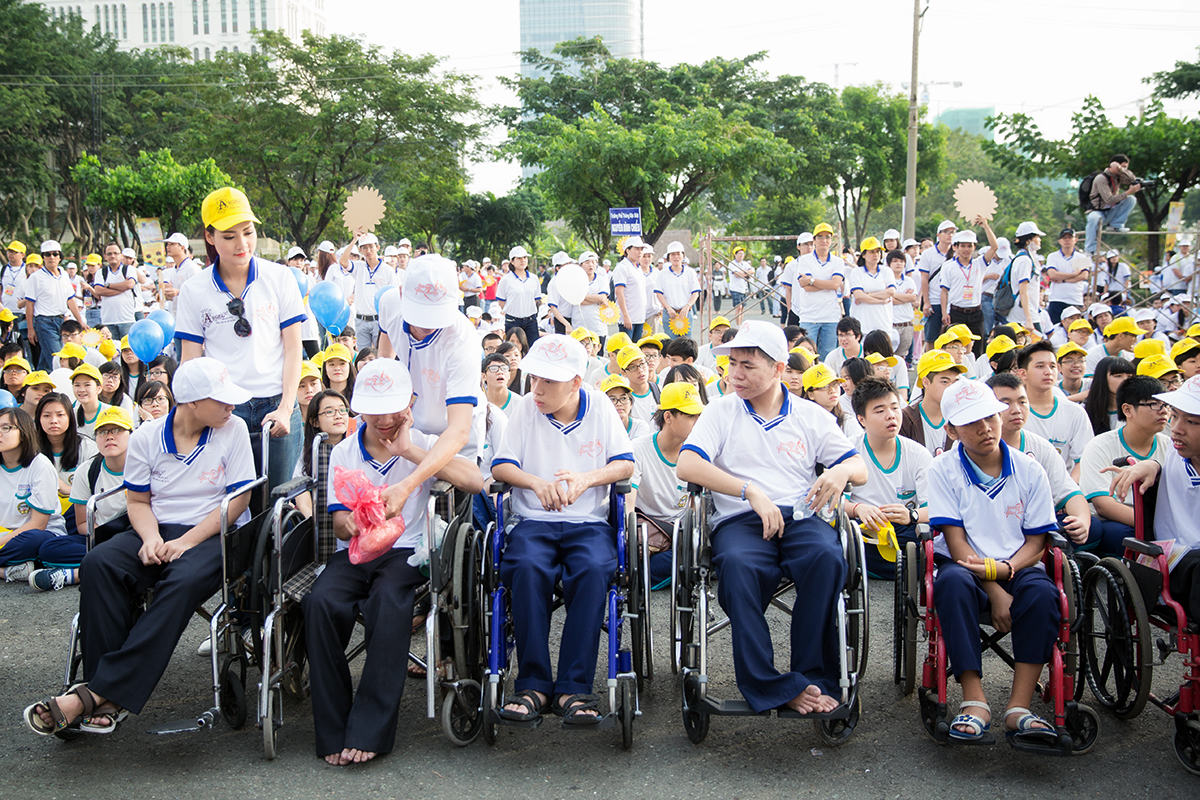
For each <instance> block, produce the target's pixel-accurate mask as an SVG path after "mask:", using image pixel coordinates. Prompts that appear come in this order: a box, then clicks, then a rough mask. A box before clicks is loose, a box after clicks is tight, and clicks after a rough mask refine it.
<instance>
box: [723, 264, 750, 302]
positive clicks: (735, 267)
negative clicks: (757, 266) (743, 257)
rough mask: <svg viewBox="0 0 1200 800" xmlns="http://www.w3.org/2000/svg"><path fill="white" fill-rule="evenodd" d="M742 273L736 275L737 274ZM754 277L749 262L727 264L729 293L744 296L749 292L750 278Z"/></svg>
mask: <svg viewBox="0 0 1200 800" xmlns="http://www.w3.org/2000/svg"><path fill="white" fill-rule="evenodd" d="M739 272H740V273H742V274H741V275H738V273H739ZM753 276H754V267H753V266H752V265H751V264H750V262H749V261H730V262H729V291H731V292H740V293H742V294H746V293H747V292H748V291H750V277H753Z"/></svg>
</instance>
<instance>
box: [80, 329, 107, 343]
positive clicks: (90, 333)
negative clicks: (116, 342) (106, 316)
mask: <svg viewBox="0 0 1200 800" xmlns="http://www.w3.org/2000/svg"><path fill="white" fill-rule="evenodd" d="M103 338H104V337H102V336H101V335H100V331H98V330H96V329H95V328H88V329H87V330H86V331H84V332H83V336H82V338H81V339H80V341H82V342H83V346H84V347H99V346H100V340H101V339H103Z"/></svg>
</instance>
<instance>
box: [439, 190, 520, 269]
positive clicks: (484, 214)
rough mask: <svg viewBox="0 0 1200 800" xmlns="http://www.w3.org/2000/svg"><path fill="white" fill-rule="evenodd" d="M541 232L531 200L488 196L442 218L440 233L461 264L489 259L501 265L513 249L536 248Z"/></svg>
mask: <svg viewBox="0 0 1200 800" xmlns="http://www.w3.org/2000/svg"><path fill="white" fill-rule="evenodd" d="M540 228H541V226H540V225H539V223H538V221H537V219H536V218H535V217H534V215H533V212H532V211H531V210H530V208H529V205H528V198H525V197H513V196H512V195H509V196H507V197H496V196H495V195H494V194H492V193H491V192H487V193H485V194H473V195H470V196H467V197H464V198H462V200H460V201H459V203H458V204H457V205H456V206H455V207H454V208H452V209H451V210H450V211H447V212H446V213H444V214H443V215H442V218H441V224H440V228H439V230H440V232H441V235H442V239H443V241H444V242H446V243H448V245H449V252H450V253H451V255H452V256H453V257H454V258H457V259H458V260H459V261H463V260H465V259H468V258H474V259H482V258H483V257H484V256H490V257H491V258H492V260H493V261H495V262H497V263H499V261H500V257H501V256H502V255H503V256H507V255H508V249H509V247H511V246H512V245H514V244H528V245H533V244H534V242H535V240H536V238H537V235H538V232H539V230H540Z"/></svg>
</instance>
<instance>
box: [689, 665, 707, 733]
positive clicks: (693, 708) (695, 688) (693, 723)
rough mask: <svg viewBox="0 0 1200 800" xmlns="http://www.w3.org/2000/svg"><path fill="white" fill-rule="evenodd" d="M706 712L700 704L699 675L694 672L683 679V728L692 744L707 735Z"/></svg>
mask: <svg viewBox="0 0 1200 800" xmlns="http://www.w3.org/2000/svg"><path fill="white" fill-rule="evenodd" d="M708 717H709V715H708V712H706V711H703V710H702V706H701V704H700V676H699V675H698V674H696V673H694V672H692V673H689V674H688V675H687V676H685V677H684V679H683V730H684V731H685V732H686V733H687V737H688V738H689V739H691V740H692V744H700V743H701V742H703V741H704V737H706V736H708Z"/></svg>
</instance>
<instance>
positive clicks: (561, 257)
mask: <svg viewBox="0 0 1200 800" xmlns="http://www.w3.org/2000/svg"><path fill="white" fill-rule="evenodd" d="M570 260H571V257H570V256H569V255H567V254H566V251H564V250H559V251H558V252H557V253H555V254H554V255H552V256H550V266H552V267H561V266H562V265H563V264H566V263H567V262H569V261H570Z"/></svg>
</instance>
